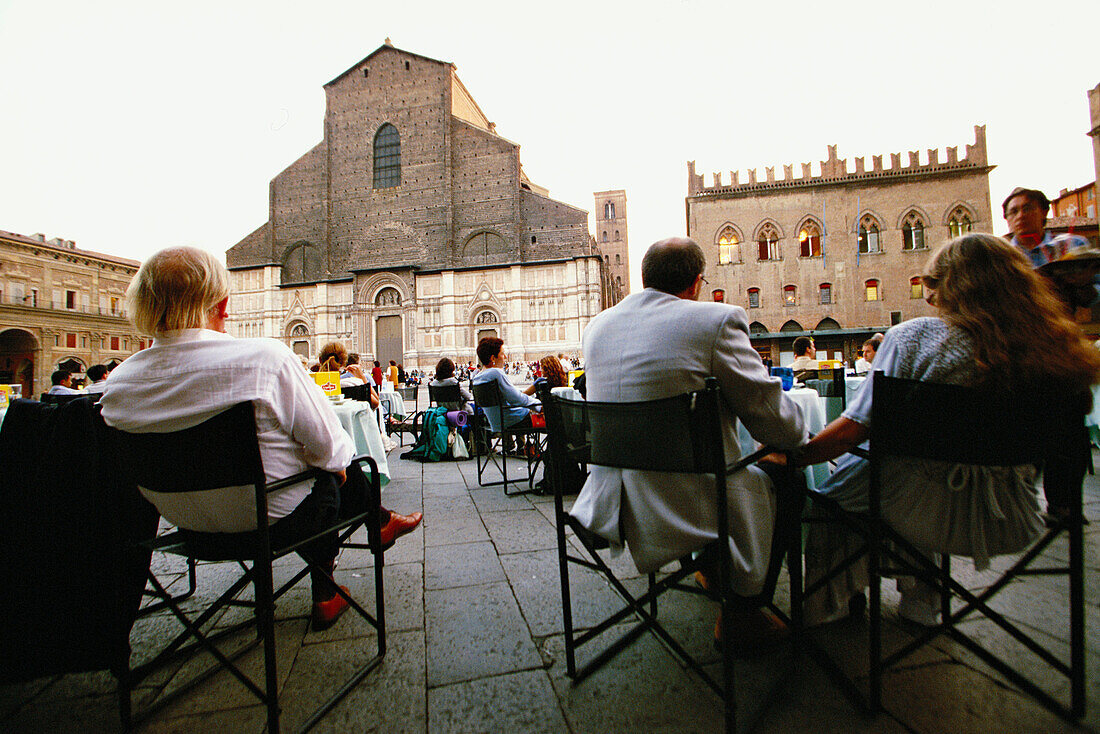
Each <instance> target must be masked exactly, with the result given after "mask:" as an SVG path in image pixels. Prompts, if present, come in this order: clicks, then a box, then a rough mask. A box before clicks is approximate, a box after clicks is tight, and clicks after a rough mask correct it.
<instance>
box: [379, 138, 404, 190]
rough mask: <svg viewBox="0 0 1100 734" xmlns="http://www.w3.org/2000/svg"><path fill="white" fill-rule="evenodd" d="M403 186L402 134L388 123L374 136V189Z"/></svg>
mask: <svg viewBox="0 0 1100 734" xmlns="http://www.w3.org/2000/svg"><path fill="white" fill-rule="evenodd" d="M400 185H401V134H400V133H398V132H397V128H396V127H394V126H393V125H391V124H389V123H388V122H387V123H386V124H385V125H383V126H382V127H380V128H378V132H377V133H376V134H375V136H374V188H376V189H388V188H391V187H393V186H400Z"/></svg>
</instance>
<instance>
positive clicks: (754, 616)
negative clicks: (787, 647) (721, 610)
mask: <svg viewBox="0 0 1100 734" xmlns="http://www.w3.org/2000/svg"><path fill="white" fill-rule="evenodd" d="M733 622H734V626H735V627H736V631H735V632H734V633H733V654H734V655H735V656H737V657H755V656H757V655H762V654H764V653H767V652H770V651H771V650H773V649H775V648H776V647H777V646H778V645H779V643H781V642H783V641H784V640H786V639H787V638H788V637H790V636H791V631H790V630H789V629H787V625H785V624H783V621H782V620H781V619H779V617H776V616H775V615H774V614H772V613H771V612H770V611H768V610H766V609H752V610H747V611H742V610H737V611H735V612H734V613H733ZM722 639H723V630H722V615H721V614H719V615H718V622H717V623H716V624H715V625H714V646H715V647H716V648H718V650H721V649H722V647H721V645H722Z"/></svg>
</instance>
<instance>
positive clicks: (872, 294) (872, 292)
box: [863, 278, 882, 301]
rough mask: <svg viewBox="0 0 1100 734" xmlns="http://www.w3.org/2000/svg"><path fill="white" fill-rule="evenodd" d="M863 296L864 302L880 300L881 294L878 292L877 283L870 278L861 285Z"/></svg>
mask: <svg viewBox="0 0 1100 734" xmlns="http://www.w3.org/2000/svg"><path fill="white" fill-rule="evenodd" d="M863 296H864V300H866V301H880V300H882V292H881V291H880V290H879V285H878V281H877V280H875V279H874V278H871V279H870V280H868V281H865V282H864V284H863Z"/></svg>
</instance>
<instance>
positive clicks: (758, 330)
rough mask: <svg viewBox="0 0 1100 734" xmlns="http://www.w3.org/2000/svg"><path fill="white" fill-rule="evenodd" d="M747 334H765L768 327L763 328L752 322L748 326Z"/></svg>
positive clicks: (757, 322) (760, 324) (759, 324)
mask: <svg viewBox="0 0 1100 734" xmlns="http://www.w3.org/2000/svg"><path fill="white" fill-rule="evenodd" d="M749 333H750V334H767V333H768V327H766V326H764V325H763V324H762V323H760V322H759V321H753V322H752V323H751V324H749Z"/></svg>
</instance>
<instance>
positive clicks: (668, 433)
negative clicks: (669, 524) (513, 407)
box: [539, 378, 802, 732]
mask: <svg viewBox="0 0 1100 734" xmlns="http://www.w3.org/2000/svg"><path fill="white" fill-rule="evenodd" d="M539 396H540V398H541V399H542V403H543V412H544V413H545V415H546V427H547V431H548V434H549V465H550V469H551V471H552V472H553V476H554V482H553V484H554V488H555V489H554V509H555V512H554V516H555V518H556V522H555V525H556V528H557V537H558V565H559V569H560V575H561V594H562V616H563V627H564V631H565V656H566V672H567V673H568V675H569V677H571V678H572V679H573V680H574V682H577V681H580V680H583V679H584V678H585V677H587V676H588V675H590V674H591V673H593V672H594V671H596V670H598V669H599V668H600V667H602V666H603V665H604V664H605V663H607V662H608V661H609V660H611V659H612V658H613V657H614V656H615V655H617V654H618V653H619V652H620V651H621V650H623V649H624V648H625V647H627V646H628V645H629V644H631V643H632V642H633V641H634V640H636V639H637V638H638V637H639V636H641V635H642V634H643V633H644V632H647V631H648V632H652V633H653V634H654V635H655V636H656V637H657V638H658V639H659V640H660V641H661V642H663V643H664V644H665V645H666V646H667V647H668V648H669V649H670V650H671V651H672V652H673V653H674V654H675V655H676V656H677V657H678V658H679V659H680V660H681V661H682V662H683V664H684V665H686V666H688V667H690V668H692V669H693V670H694V671H695V672H696V673H697V674H698V675H699V676H700V677H701V678H702V679H703V681H704V682H705V683H706V684H707V685H708V686H710V687H711V688H712V689H713V690H714V691H715V693H717V694H718V695H719V696H721V697H722V698H723V700H724V701H725V704H726V712H725V713H726V730H727V731H730V732H732V731H735V730H736V711H735V705H734V687H735V686H734V658H735V651H734V643H733V637H734V634H733V630H734V629H735V627H734V624H733V618H732V613H733V612H734V611H735V609H756V608H759V607H761V606H765V607H767V608H769V609H771V610H772V611H773V612H775V613H776V614H777V616H779V617H780V618H781V619H783V620H784V621H788V618H787V615H786V614H784V613H783V611H782V610H780V609H778V608H777V607H776V606H775V604H774V603H773V601H772V596H773V594H774V592H775V586H776V581H777V579H778V577H779V571H780V567H781V566H782V564H783V560H784V557H786V556H788V555H789V556H790V557H791V560H792V561H794V560H798V556H797V546H796V544H795V538H796V537H797V534H798V517H799V508H800V507H801V502H802V499H801V492H800V490H798V489H797V488H796V485H795V484H794V481H793V472H792V471H791V470H787V472H786V475H787V480H788V481H786V482H780V483H779V484H778V485H777V487H776V489H777V503H776V504H777V508H776V509H777V516H776V524H775V533H774V536H773V539H772V547H771V559H770V562H769V566H768V569H767V573H766V575H765V581H764V585H763V588H762V589H761V591H760V593H759V594H756V595H754V596H751V597H745V596H740V595H737V594H735V593H734V592H733V587H732V581H731V575H732V571H731V561H730V554H729V550H728V548H729V545H728V543H729V519H728V516H727V515H728V508H727V496H726V477H727V476H729V475H730V474H733V473H735V472H737V471H741V470H743V469H744V468H745V467H747V466H749V465H750V464H753V463H755V462H756V461H757V460H758V459H759V458H760V457H761V456H764V455H765V454H767V453H769V452H770V451H771V449H767V448H764V449H760V450H759V451H757V452H755V453H753V454H751V455H749V456H746V457H744V458H743V459H741V460H740V461H738V462H736V463H735V464H733V465H732V466H729V467H727V466H726V458H725V452H724V449H723V444H722V427H721V421H720V413H719V410H720V408H719V399H720V398H719V392H718V381H717V380H716V379H714V378H707V381H706V388H705V389H703V390H700V391H697V392H692V393H685V394H683V395H677V396H675V397H671V398H663V399H660V400H651V401H646V402H635V403H602V402H601V403H596V402H587V401H583V400H581V401H576V400H569V399H566V398H562V397H558V396H556V395H552V394H551V392H550V390H549V389H548V388H543V389H541V390H540V392H539ZM570 461H572V462H575V463H580V464H587V463H591V464H596V465H600V466H608V467H616V468H621V469H640V470H647V471H661V472H678V473H688V474H712V475H714V501H715V503H716V504H717V510H716V513H717V519H718V522H717V531H718V532H717V539H716V540H715V542H713V543H711V544H710V545H708V546H705V547H703V548H700V549H699V551H700V552H698V553H696V554H694V555H692V554H689V555H686V556H684V557H683V558H682V559H680V562H679V563H680V568H679V570H677V571H675V572H673V573H671V574H669V575H668V576H665V577H664V578H662V579H660V580H659V581H658V580H657V577H656V574H653V573H651V574H649V579H648V581H649V583H648V586H647V589H646V591H645V593H643V594H640V595H636V594H634V593H632V592H631V591H630V590H629V589H628V588H627V587H626V585H625V584H624V583H623V582H622V581H621V580H620V579H618V578H616V576H615V574H614V572H613V571H612V570H611V568H610V567H609V566H608V565H607V563H606V562H605V561H604V559H603V558H602V557H601V556H600V555H599V553H598V551H599V550H601V549H604V548H607V547H608V543H607V541H606V540H605V539H604V538H602V537H600V536H597V535H595V534H593V533H592V532H590V531H589V530H588V529H587V528H585V527H584V526H583V525H581V524H580V523H579V522H578V521H577V520H576V518H574V517H573V516H572V515H570V514H569V513H568V512H566V511H565V508H564V504H563V501H562V492H561V487H563V486H564V484H565V480H566V478H567V475H566V472H567V471H568V466H567V462H570ZM566 529H569V530H571V531H573V533H574V535H575V537H576V539H577V540H578V541H579V542H580V543H581V545H582V546H583V547H584V551H585V553H584V555H583V556H578V555H574V554H573V553H572V552H571V548H570V544H569V542H568V541H567V539H566ZM570 564H576V565H579V566H582V567H584V568H588V569H591V570H593V571H596V572H598V573H600V574H602V575H603V576H604V578H606V580H607V581H608V582H609V583H610V584H611V586H612V588H614V590H615V591H616V592H617V593H618V594H619V596H620V597H621V598H622V599H623V601H624V602H625V606H624V607H622V608H621V609H619V610H618V611H616V612H615V613H614V614H611V615H610V616H608V617H607V618H606V619H604V620H603V621H601V622H599V623H598V624H596V625H594V626H592V627H590V628H589V629H587V630H584V631H580V630H576V629H574V627H573V611H572V603H571V598H570V586H569V566H570ZM715 565H716V566H717V568H718V574H717V577H716V578H710V583H708V587H709V588H708V589H700V588H698V587H696V586H693V585H687V584H685V583H683V582H684V580H685V579H686V578H687V577H688V576H690V575H692V574H694V573H695V572H696V571H700V570H709V569H711V568H713V567H714V566H715ZM790 568H791V569H793V574H792V580H791V583H792V586H796V585H799V584H800V583H801V579H800V577H799V576H798V573H799V571H800V569H801V566H800V565H798V564H797V563H793V562H792V563H791V564H790ZM671 590H677V591H684V592H688V593H692V594H701V595H704V596H707V597H708V598H710V599H712V600H714V601H716V602H718V603H719V604H720V605H721V608H722V629H723V630H725V633H724V634H723V636H722V637H723V639H722V644H721V652H722V679H721V681H718V680H715V678H714V677H713V676H711V675H710V674H709V673H707V671H706V670H705V669H704V668H703V665H702V664H701V662H700V661H699V660H697V659H696V658H695V657H693V656H692V655H691V654H689V653H688V652H687V650H685V649H684V647H683V646H682V645H681V644H680V643H679V642H678V641H677V640H676V639H675V638H674V637H673V636H672V635H671V634H670V633H669V632H668V631H667V630H666V629H665V628H664V626H662V624H661V623H660V622H659V621H658V620H657V600H658V597H660V596H661V595H662V594H664V593H665V592H668V591H671ZM631 617H633V618H635V620H636V621H635V623H634V624H633V625H632V626H631V627H630V629H629V630H627V631H626V632H625V633H623V634H621V635H619V636H618V638H617V639H616V640H615V641H614V642H613V643H611V644H610V645H608V646H607V647H605V648H604V649H603V650H602V651H601V652H599V653H598V654H596V655H595V656H594V657H593V658H592V659H591V660H590V661H589V662H588V663H587V664H586V665H584V666H583V667H582V668H580V669H579V670H578V669H577V665H576V650H577V648H579V647H581V646H582V645H584V644H586V643H588V642H591V641H593V640H594V639H595V638H596V637H598V636H599V635H601V634H603V633H605V632H606V631H607V630H609V629H611V628H612V627H613V626H615V625H617V624H620V623H623V622H624V621H627V620H629V619H630V618H631Z"/></svg>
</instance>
